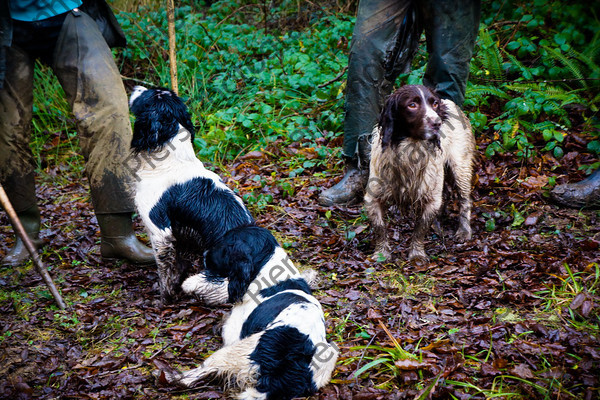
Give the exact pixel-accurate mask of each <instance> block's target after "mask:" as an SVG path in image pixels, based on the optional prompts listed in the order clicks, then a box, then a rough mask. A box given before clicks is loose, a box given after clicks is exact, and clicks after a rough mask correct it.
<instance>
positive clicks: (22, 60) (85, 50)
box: [0, 10, 134, 214]
mask: <svg viewBox="0 0 600 400" xmlns="http://www.w3.org/2000/svg"><path fill="white" fill-rule="evenodd" d="M63 18H64V22H63V21H62V20H61V21H60V24H61V26H62V28H60V30H59V33H58V37H57V38H56V41H55V46H54V48H53V51H51V52H50V53H49V54H43V53H40V54H38V53H36V51H35V50H31V49H24V48H22V47H20V46H19V40H25V39H26V38H24V36H25V34H23V33H21V34H19V32H16V31H15V36H14V40H13V45H12V47H10V48H8V49H7V74H6V77H5V81H4V88H3V89H0V182H2V185H3V186H4V187H5V189H6V191H7V194H8V196H9V199H10V200H11V202H12V203H13V205H14V207H15V209H16V210H17V211H18V212H19V211H23V210H27V209H30V208H31V207H32V206H35V204H36V196H35V185H34V173H33V172H34V161H33V160H34V159H33V155H32V153H31V150H30V147H29V142H30V136H31V120H32V106H33V77H34V66H35V61H36V59H37V58H41V59H43V60H44V61H45V62H46V63H48V64H49V65H50V66H51V68H52V70H53V71H54V73H55V74H56V76H57V77H58V80H59V82H60V84H61V86H62V87H63V89H64V91H65V94H66V98H67V100H68V102H69V104H70V106H71V107H72V110H73V115H74V118H75V121H76V126H77V132H78V135H79V143H80V146H81V151H82V153H83V156H84V158H85V161H86V167H85V172H86V175H87V177H88V179H89V183H90V189H91V197H92V203H93V206H94V210H95V212H96V214H114V213H131V212H133V211H134V206H133V202H132V200H131V198H130V196H129V195H128V194H127V190H126V188H127V182H128V180H129V179H131V177H130V175H129V174H128V173H127V170H126V169H125V168H124V165H125V159H126V157H127V156H128V154H129V142H130V140H131V125H130V122H129V112H128V104H127V95H126V93H125V89H124V87H123V83H122V81H121V76H120V73H119V71H118V69H117V67H116V65H115V63H114V60H113V56H112V53H111V50H110V49H109V47H108V45H107V44H106V42H105V41H104V38H103V37H102V34H101V33H100V31H99V30H98V27H97V25H96V23H95V22H94V21H93V20H92V19H91V18H90V17H89V16H88V15H87V14H85V13H83V12H80V11H78V10H74V11H71V12H69V13H67V14H66V16H65V17H63ZM47 48H48V47H46V49H47ZM50 48H52V47H50Z"/></svg>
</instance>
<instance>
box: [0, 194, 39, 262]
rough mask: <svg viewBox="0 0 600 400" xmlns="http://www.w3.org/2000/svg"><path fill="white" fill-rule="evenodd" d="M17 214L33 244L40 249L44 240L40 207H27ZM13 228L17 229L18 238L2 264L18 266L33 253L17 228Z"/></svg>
mask: <svg viewBox="0 0 600 400" xmlns="http://www.w3.org/2000/svg"><path fill="white" fill-rule="evenodd" d="M17 216H18V217H19V219H20V220H21V224H22V225H23V228H25V232H27V236H29V238H30V239H31V242H32V243H33V246H34V247H35V248H36V249H40V248H41V247H42V246H43V244H44V241H43V240H42V239H40V223H41V219H40V209H39V208H38V206H37V205H35V206H33V207H30V208H28V209H26V210H25V211H21V212H17ZM13 229H14V231H15V235H16V240H15V244H14V246H13V247H12V248H11V249H10V250H9V251H8V253H7V254H6V256H5V257H4V258H3V259H2V261H0V264H2V265H8V266H12V267H16V266H17V265H21V264H23V263H24V262H25V261H27V260H29V259H30V258H31V254H29V251H28V250H27V247H25V243H24V242H23V241H22V240H21V238H20V237H19V235H17V234H16V231H17V230H16V228H14V226H13Z"/></svg>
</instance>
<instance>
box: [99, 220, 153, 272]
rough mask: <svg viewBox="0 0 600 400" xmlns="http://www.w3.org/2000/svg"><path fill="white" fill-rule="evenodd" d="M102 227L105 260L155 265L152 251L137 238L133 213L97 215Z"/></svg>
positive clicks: (102, 250)
mask: <svg viewBox="0 0 600 400" xmlns="http://www.w3.org/2000/svg"><path fill="white" fill-rule="evenodd" d="M96 218H97V219H98V225H100V236H101V242H100V253H101V254H102V258H105V259H108V260H110V259H120V260H125V261H129V262H131V263H133V264H143V265H146V264H154V262H155V260H154V253H153V252H152V249H151V248H149V247H147V246H146V245H144V244H143V243H142V242H140V240H139V239H138V238H137V237H136V236H135V232H134V231H133V225H132V221H131V213H117V214H97V215H96Z"/></svg>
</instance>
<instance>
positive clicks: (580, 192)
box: [550, 169, 600, 208]
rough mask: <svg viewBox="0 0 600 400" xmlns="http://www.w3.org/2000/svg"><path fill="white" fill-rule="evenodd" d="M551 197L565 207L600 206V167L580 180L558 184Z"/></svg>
mask: <svg viewBox="0 0 600 400" xmlns="http://www.w3.org/2000/svg"><path fill="white" fill-rule="evenodd" d="M550 198H551V199H552V200H553V201H554V202H555V203H557V204H559V205H561V206H564V207H571V208H600V169H597V170H596V171H594V172H593V173H592V174H591V175H590V176H588V177H587V178H585V179H584V180H582V181H580V182H576V183H565V184H562V185H558V186H557V187H555V188H554V189H553V190H552V191H551V192H550Z"/></svg>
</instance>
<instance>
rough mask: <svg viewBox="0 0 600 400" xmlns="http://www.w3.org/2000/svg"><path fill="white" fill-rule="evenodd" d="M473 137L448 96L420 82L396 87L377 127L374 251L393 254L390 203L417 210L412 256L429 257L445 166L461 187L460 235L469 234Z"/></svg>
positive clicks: (371, 209) (370, 198) (370, 209)
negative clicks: (428, 240) (388, 225)
mask: <svg viewBox="0 0 600 400" xmlns="http://www.w3.org/2000/svg"><path fill="white" fill-rule="evenodd" d="M474 155H475V138H474V137H473V134H472V132H471V125H470V123H469V120H468V119H467V117H466V116H465V115H464V113H463V112H462V111H461V109H460V108H458V107H457V106H456V104H454V103H453V102H452V101H450V100H442V99H440V98H439V97H438V96H437V95H436V94H435V93H433V92H432V91H431V90H429V89H428V88H426V87H425V86H420V85H406V86H403V87H401V88H400V89H398V90H397V91H395V92H394V93H392V94H391V95H390V96H389V97H388V99H387V101H386V103H385V105H384V108H383V110H382V112H381V116H380V118H379V123H378V125H377V126H376V127H375V129H374V130H373V135H372V145H371V160H370V165H369V181H368V184H367V188H366V193H365V199H364V201H365V207H366V210H367V214H368V216H369V220H370V222H371V225H372V227H373V233H374V238H375V242H376V247H375V255H374V256H375V257H377V256H379V255H383V256H384V257H386V258H387V257H389V256H390V253H391V248H390V245H389V239H388V234H387V228H386V216H385V213H386V211H387V208H388V207H389V206H390V205H396V206H399V207H400V208H401V209H403V210H404V211H414V212H415V214H416V215H417V221H416V223H415V230H414V233H413V237H412V240H411V243H410V248H409V252H408V257H409V259H424V258H426V254H425V249H424V240H425V235H426V234H427V233H428V231H429V228H430V227H431V224H432V222H433V221H434V220H435V218H436V216H437V215H438V213H439V211H440V209H441V207H442V194H443V189H444V181H445V178H447V177H448V176H446V170H448V171H450V172H451V174H452V177H453V178H454V182H455V184H456V187H457V189H458V196H459V202H460V203H459V204H460V210H459V220H458V222H459V225H458V229H457V231H456V238H457V239H458V240H460V241H465V240H468V239H470V238H471V224H470V217H471V178H472V175H473V158H474Z"/></svg>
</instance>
